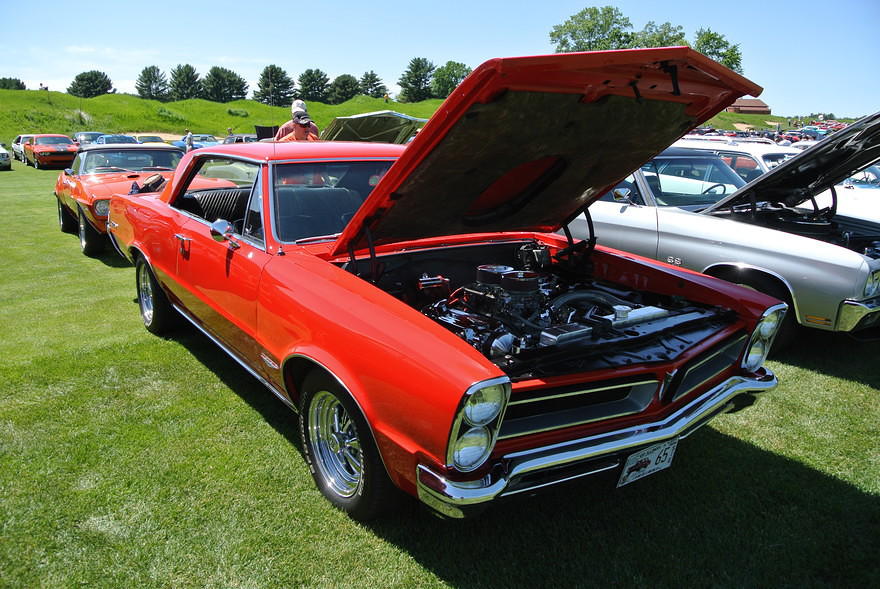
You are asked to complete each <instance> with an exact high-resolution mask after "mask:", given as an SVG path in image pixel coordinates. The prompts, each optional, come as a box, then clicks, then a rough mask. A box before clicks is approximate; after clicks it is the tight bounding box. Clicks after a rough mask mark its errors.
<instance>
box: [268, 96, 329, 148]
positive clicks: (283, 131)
mask: <svg viewBox="0 0 880 589" xmlns="http://www.w3.org/2000/svg"><path fill="white" fill-rule="evenodd" d="M298 114H305V115H306V116H308V114H309V112H308V110H306V103H305V102H303V101H302V100H299V99H297V100H294V101H293V104H291V105H290V120H289V121H287V122H286V123H284V124H283V125H281V127H280V128H279V129H278V131H277V132H276V133H275V141H281V140H282V139H283V138H284V137H287V136H288V135H290V134H291V133H293V131H294V128H295V127H296V124H295V123H294V122H293V119H295V118H296V115H298ZM309 121H311V127H310V132H311V133H313V134H314V135H315V137H316V138H317V137H318V136H319V135H320V130H319V129H318V125H316V124H315V122H314V121H312V119H311V117H309Z"/></svg>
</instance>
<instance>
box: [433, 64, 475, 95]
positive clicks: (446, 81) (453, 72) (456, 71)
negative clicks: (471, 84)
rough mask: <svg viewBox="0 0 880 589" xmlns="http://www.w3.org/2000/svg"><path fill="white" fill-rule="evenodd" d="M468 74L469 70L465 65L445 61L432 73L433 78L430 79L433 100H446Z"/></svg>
mask: <svg viewBox="0 0 880 589" xmlns="http://www.w3.org/2000/svg"><path fill="white" fill-rule="evenodd" d="M470 73H471V68H469V67H468V66H466V65H465V64H463V63H460V62H457V61H447V62H446V63H445V64H444V65H441V66H440V67H438V68H437V71H435V72H434V77H433V78H432V79H431V94H433V95H434V98H446V97H447V96H449V95H450V94H452V91H453V90H455V87H456V86H458V85H459V84H461V81H462V80H464V79H465V78H466V77H468V74H470Z"/></svg>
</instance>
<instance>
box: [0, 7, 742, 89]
mask: <svg viewBox="0 0 880 589" xmlns="http://www.w3.org/2000/svg"><path fill="white" fill-rule="evenodd" d="M550 42H551V43H552V45H553V47H554V49H555V51H556V52H568V51H601V50H610V49H632V48H639V47H668V46H673V45H690V46H691V47H693V48H694V49H695V50H697V51H699V52H700V53H703V54H704V55H706V56H708V57H710V58H712V59H714V60H716V61H718V62H719V63H721V64H723V65H725V66H727V67H729V68H730V69H732V70H734V71H735V72H738V73H742V53H741V52H740V48H739V45H738V44H733V43H731V42H729V41H728V40H727V39H726V38H725V37H724V35H721V34H719V33H716V32H714V31H712V30H711V29H710V28H708V27H705V28H701V29H699V30H698V31H697V32H696V35H695V37H694V40H693V42H688V40H687V38H686V37H685V33H684V30H683V28H682V27H681V26H678V25H673V24H672V23H669V22H664V23H661V24H659V25H658V24H657V23H655V22H654V21H649V22H648V24H646V25H645V27H644V28H643V29H642V30H640V31H636V30H634V29H633V26H632V23H631V22H630V20H629V18H627V17H626V16H625V15H624V14H623V13H622V12H621V11H620V10H619V9H618V8H615V7H612V6H601V7H596V6H591V7H587V8H585V9H583V10H581V11H580V12H578V13H577V14H574V15H572V16H571V17H569V18H568V19H567V20H566V21H565V22H563V23H562V24H559V25H556V26H554V27H553V29H552V30H551V31H550ZM470 73H471V68H470V67H468V66H466V65H465V64H463V63H459V62H456V61H447V62H446V63H445V64H444V65H442V66H440V67H436V66H435V65H434V64H433V63H431V62H430V61H429V60H428V59H426V58H424V57H414V58H412V59H411V60H410V62H409V65H408V67H407V69H406V71H404V73H403V74H402V75H401V77H400V79H399V80H398V84H399V85H400V89H401V91H400V94H399V95H398V96H397V100H398V101H400V102H419V101H422V100H426V99H428V98H446V97H447V96H449V94H451V93H452V91H453V90H454V89H455V87H456V86H458V84H459V83H461V81H462V80H463V79H464V78H465V77H467V75H468V74H470ZM0 88H11V89H21V90H23V89H24V84H23V83H22V82H21V80H18V79H16V78H0ZM135 88H136V90H137V93H138V95H139V96H140V97H141V98H148V99H152V100H160V101H163V102H165V101H171V100H175V101H176V100H186V99H188V98H203V99H205V100H211V101H214V102H231V101H233V100H241V99H244V98H247V93H248V84H247V82H246V81H245V79H244V78H242V77H241V76H240V75H238V74H237V73H235V72H234V71H232V70H229V69H226V68H223V67H218V66H214V67H212V68H211V69H209V70H208V73H207V74H205V75H204V76H200V75H199V73H198V72H197V71H196V69H195V68H194V67H193V66H191V65H189V64H180V65H177V66H176V67H174V68H172V69H171V71H170V77H169V76H166V75H165V73H164V72H163V71H162V70H160V69H159V67H158V66H155V65H151V66H147V67H145V68H144V69H143V70H141V73H140V75H139V76H138V79H137V81H136V82H135ZM115 91H116V90H115V89H114V88H113V83H112V81H111V80H110V78H109V77H108V76H107V74H105V73H104V72H100V71H97V70H92V71H88V72H82V73H81V74H78V75H77V76H76V77H75V78H74V80H73V82H72V83H71V85H70V86H69V87H68V88H67V92H68V93H69V94H72V95H74V96H80V97H83V98H91V97H93V96H100V95H101V94H108V93H112V92H115ZM358 94H363V95H365V96H371V97H373V98H382V97H384V96H387V95H388V88H387V86H385V84H384V83H383V82H382V79H381V78H379V76H378V75H376V72H374V71H372V70H370V71H368V72H365V73H364V74H363V75H362V76H361V77H360V78H356V77H354V76H353V75H351V74H342V75H340V76H337V77H336V78H335V79H334V80H333V81H330V78H329V77H328V76H327V74H326V73H324V72H323V71H321V70H320V69H316V68H315V69H307V70H305V71H304V72H303V73H301V74H300V75H299V76H298V77H297V79H296V82H294V80H293V78H292V77H291V76H290V75H289V74H288V73H287V72H286V71H285V70H284V68H282V67H279V66H277V65H274V64H272V65H268V66H266V67H265V68H263V71H262V72H261V73H260V79H259V81H258V82H257V88H256V89H255V90H254V91H253V99H254V100H256V101H258V102H262V103H263V104H268V105H270V106H286V105H288V104H290V103H291V102H292V101H293V100H294V99H297V98H299V99H302V100H311V101H316V102H323V103H325V104H340V103H342V102H345V101H346V100H349V99H351V98H354V97H355V96H357V95H358Z"/></svg>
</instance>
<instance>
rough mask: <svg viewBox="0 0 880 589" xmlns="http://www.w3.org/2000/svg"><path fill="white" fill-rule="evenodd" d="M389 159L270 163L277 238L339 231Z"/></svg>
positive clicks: (383, 169)
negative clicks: (271, 165) (272, 164)
mask: <svg viewBox="0 0 880 589" xmlns="http://www.w3.org/2000/svg"><path fill="white" fill-rule="evenodd" d="M392 163H394V162H392V161H378V162H377V161H368V162H320V163H307V164H279V165H276V166H274V167H273V169H272V177H273V178H274V189H273V195H274V208H275V228H276V234H277V235H278V239H279V240H280V241H285V242H293V241H298V240H303V239H307V238H310V237H322V236H335V235H336V234H338V233H341V232H342V230H343V229H345V226H346V225H347V224H348V222H349V221H350V220H351V218H352V217H353V216H354V214H355V212H356V211H357V209H358V208H359V207H360V206H361V204H363V202H364V200H366V198H367V196H369V194H370V192H372V190H373V187H374V186H376V184H378V183H379V179H380V178H381V177H382V176H383V175H384V174H385V172H387V171H388V168H390V167H391V164H392Z"/></svg>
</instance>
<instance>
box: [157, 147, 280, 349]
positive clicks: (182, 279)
mask: <svg viewBox="0 0 880 589" xmlns="http://www.w3.org/2000/svg"><path fill="white" fill-rule="evenodd" d="M222 168H228V169H222ZM242 169H245V170H249V172H253V174H254V179H253V180H248V179H247V178H245V177H244V176H242V175H241V174H239V172H240V171H242ZM198 172H199V174H198V175H197V176H196V177H195V178H199V177H201V178H202V182H201V183H199V182H195V183H192V184H190V185H189V186H188V187H187V190H186V191H185V193H184V194H189V195H193V194H195V195H204V200H205V203H207V204H206V205H205V206H204V207H203V209H201V211H194V210H192V209H191V210H190V211H188V212H187V213H188V214H186V220H185V221H184V222H183V224H182V225H181V226H180V227H179V228H178V229H177V231H176V233H175V236H174V239H175V240H176V241H177V270H176V274H177V282H178V284H179V290H178V293H177V296H178V297H179V298H180V300H181V302H182V303H183V305H184V306H185V308H186V310H187V312H188V313H189V314H190V315H191V316H192V318H193V319H195V320H196V321H197V322H198V323H199V324H200V325H201V326H202V327H204V328H205V329H206V330H207V331H208V332H210V334H211V335H213V336H214V337H216V338H217V339H219V340H220V341H221V342H222V343H223V344H224V345H226V346H227V347H228V348H230V349H231V350H232V351H234V352H236V353H237V354H238V355H239V356H241V357H243V358H244V359H247V360H249V361H250V363H251V364H256V363H257V362H256V360H257V359H258V356H259V351H260V349H259V346H257V344H256V340H255V334H256V323H257V317H256V309H257V305H256V301H257V294H258V289H259V284H260V277H261V274H262V269H263V267H264V266H265V265H266V263H267V262H268V261H269V260H270V259H271V255H270V254H268V253H267V252H266V247H265V244H264V241H263V232H262V211H263V198H264V194H265V189H264V186H263V174H261V173H260V172H259V166H258V165H257V164H252V163H248V162H236V161H234V160H231V159H228V158H220V157H215V156H208V157H205V158H203V161H202V165H200V166H199V170H198ZM249 172H246V173H245V176H247V174H248V173H249ZM224 180H225V181H226V186H225V187H216V186H218V184H221V185H222V184H223V181H224ZM218 181H219V182H218ZM205 186H207V187H208V188H205ZM230 186H233V187H230ZM234 191H242V193H241V194H239V195H237V196H236V197H235V198H234V199H230V200H235V201H236V202H235V203H233V204H231V205H230V206H229V207H228V208H227V209H225V210H223V206H224V205H223V204H222V203H220V204H219V205H218V202H216V201H217V200H218V199H217V198H214V197H224V198H225V197H226V196H227V195H228V194H229V193H232V192H234ZM196 198H199V197H198V196H197V197H196ZM210 199H214V202H209V201H210ZM199 212H201V213H202V214H201V215H200V214H198V213H199ZM229 217H231V218H229ZM220 225H226V229H218V227H219V226H220Z"/></svg>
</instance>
